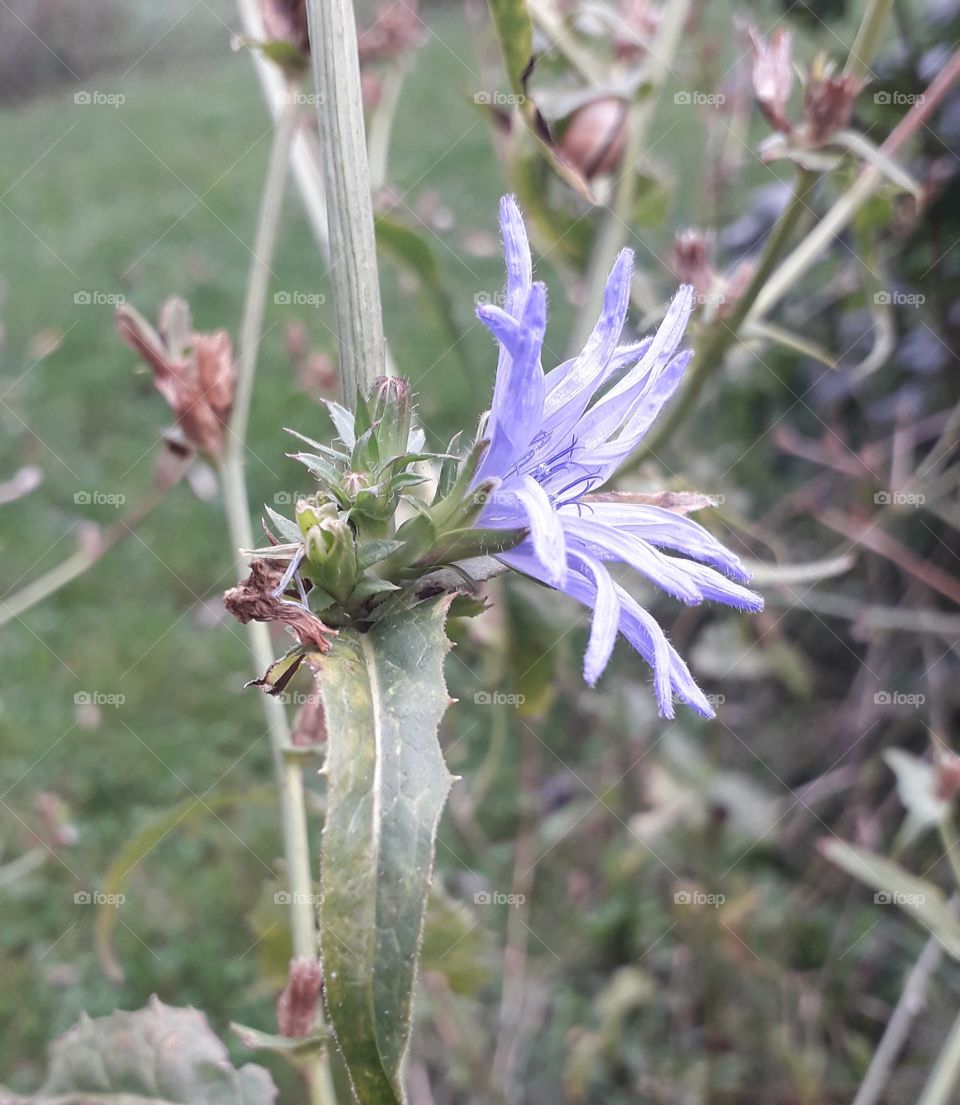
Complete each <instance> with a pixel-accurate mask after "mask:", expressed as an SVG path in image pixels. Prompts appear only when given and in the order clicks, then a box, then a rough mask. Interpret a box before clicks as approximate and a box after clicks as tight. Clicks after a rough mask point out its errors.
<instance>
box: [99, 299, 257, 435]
mask: <svg viewBox="0 0 960 1105" xmlns="http://www.w3.org/2000/svg"><path fill="white" fill-rule="evenodd" d="M161 318H162V330H163V332H162V333H157V331H156V330H154V328H153V327H152V326H151V325H150V323H148V322H147V321H146V319H145V318H143V316H142V315H140V314H139V313H138V312H137V311H135V310H134V309H133V308H132V307H130V306H128V305H127V304H122V305H121V306H120V307H119V308H118V309H117V316H116V323H117V330H118V331H119V333H120V337H121V338H123V340H124V341H125V342H126V343H127V345H129V346H130V348H131V349H133V350H134V351H135V352H137V353H139V355H140V356H141V358H142V359H143V360H144V361H145V362H146V363H147V364H148V365H149V366H150V368H151V369H152V370H153V383H154V386H155V387H156V389H157V391H159V392H160V394H161V395H162V396H163V397H164V399H166V401H167V404H168V405H169V407H170V409H171V410H172V411H173V412H174V414H175V415H176V416H177V424H178V426H179V427H180V430H181V432H182V433H183V437H184V438H185V439H186V443H187V444H188V445H189V446H190V447H191V448H193V449H196V450H198V451H200V452H203V453H209V454H210V455H211V456H214V457H217V456H220V454H221V453H222V451H223V442H224V438H225V436H226V429H227V423H228V421H229V418H230V411H231V410H232V409H233V397H234V392H235V390H236V377H237V373H236V366H235V365H234V363H233V348H232V346H231V343H230V335H229V334H228V333H227V332H226V330H217V331H215V332H214V333H212V334H199V333H196V332H195V331H193V330H191V329H190V313H189V308H188V307H187V305H186V304H185V303H184V302H183V300H180V299H171V300H168V301H167V303H166V304H165V305H164V308H163V311H162V313H161Z"/></svg>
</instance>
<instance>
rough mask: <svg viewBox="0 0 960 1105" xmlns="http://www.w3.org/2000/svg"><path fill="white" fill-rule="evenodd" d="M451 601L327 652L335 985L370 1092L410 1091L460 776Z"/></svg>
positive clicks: (369, 1104)
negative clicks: (441, 863) (450, 688)
mask: <svg viewBox="0 0 960 1105" xmlns="http://www.w3.org/2000/svg"><path fill="white" fill-rule="evenodd" d="M448 605H449V599H440V600H435V601H432V602H424V603H421V604H419V605H418V606H415V607H413V609H412V610H410V609H406V610H403V611H400V612H399V613H397V614H394V615H391V616H388V617H386V618H384V619H383V620H382V621H380V622H377V623H376V625H375V626H374V627H373V628H372V629H371V630H370V632H369V633H365V634H358V633H356V632H353V631H343V632H341V633H340V635H339V636H338V637H337V638H336V639H335V641H334V642H333V645H332V647H331V650H330V652H329V653H328V654H327V655H326V656H323V657H322V658H320V659H319V661H318V663H319V667H320V679H319V681H318V682H319V686H320V688H321V693H322V695H323V705H324V709H325V711H326V719H327V732H328V738H327V760H326V765H325V768H324V772H325V774H326V776H327V815H326V820H325V824H324V829H323V838H322V859H321V885H322V894H321V904H320V931H321V952H322V957H323V965H324V992H325V998H326V1003H327V1009H328V1013H329V1019H330V1023H331V1024H332V1026H333V1029H334V1032H335V1033H336V1037H337V1041H338V1044H339V1047H340V1050H341V1053H342V1055H343V1058H344V1060H345V1062H346V1064H347V1068H348V1070H349V1071H350V1076H351V1078H352V1080H353V1084H354V1087H355V1089H356V1093H357V1097H358V1099H359V1101H360V1102H361V1103H362V1105H397V1103H398V1102H403V1101H404V1100H405V1096H404V1092H403V1085H402V1081H403V1079H402V1070H401V1068H402V1064H403V1058H404V1054H405V1052H406V1049H407V1044H408V1042H409V1037H410V1025H411V1012H412V998H413V985H414V978H415V975H416V970H417V956H418V952H419V948H420V938H421V933H422V930H423V920H424V913H425V910H426V902H427V896H428V892H429V889H430V880H431V875H432V869H433V852H434V837H435V834H436V829H437V822H438V821H439V819H440V813H441V811H442V809H443V805H444V802H445V801H446V797H447V792H448V791H449V789H450V784H451V783H452V781H453V779H452V776H451V775H450V773H449V772H448V771H447V768H446V765H445V764H444V762H443V756H442V755H441V752H440V745H439V742H438V740H437V726H438V725H439V723H440V719H441V717H442V716H443V713H444V710H445V709H446V707H447V703H448V701H449V699H448V697H447V690H446V685H445V683H444V679H443V659H444V656H445V654H446V652H447V651H448V649H449V647H450V646H449V643H448V641H447V638H446V634H445V633H444V622H445V620H446V616H447V607H448Z"/></svg>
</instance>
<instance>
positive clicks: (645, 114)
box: [570, 0, 691, 356]
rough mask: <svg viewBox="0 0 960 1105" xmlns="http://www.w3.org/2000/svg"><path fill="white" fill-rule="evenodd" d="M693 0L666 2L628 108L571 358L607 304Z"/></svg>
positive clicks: (572, 339)
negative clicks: (640, 164) (617, 172)
mask: <svg viewBox="0 0 960 1105" xmlns="http://www.w3.org/2000/svg"><path fill="white" fill-rule="evenodd" d="M690 4H691V0H670V2H669V3H667V4H666V5H665V6H664V9H663V12H662V14H661V17H660V23H659V26H658V28H657V34H656V37H655V38H654V40H653V44H652V45H651V47H650V71H649V73H648V76H647V81H646V83H645V85H644V86H643V89H642V92H640V94H639V95H640V98H639V99H637V100H635V101H634V102H633V103H632V104H631V105H630V110H629V111H628V112H627V122H626V126H627V143H626V148H625V149H624V153H623V172H622V175H621V176H620V178H619V179H618V180H617V183H616V188H615V191H614V195H613V199H612V201H611V203H610V206H609V208H608V209H607V210H606V211H605V212H604V216H603V222H602V224H601V226H600V230H599V231H598V233H597V240H596V242H595V243H594V247H593V252H592V254H591V256H590V266H589V269H588V271H587V277H586V286H587V288H586V297H585V299H584V303H583V307H582V308H581V310H580V313H579V314H578V315H577V322H576V325H575V326H574V328H573V335H572V337H571V340H570V348H571V356H576V354H577V353H578V352H579V351H580V350H581V349H582V348H583V344H584V342H585V341H586V340H587V338H588V336H589V335H590V331H591V330H592V329H593V324H594V323H595V322H596V320H597V316H598V315H599V314H600V309H601V306H602V305H603V289H604V284H605V282H606V279H607V273H609V272H610V270H611V269H612V268H613V263H614V261H615V260H616V259H617V254H618V253H619V252H620V250H621V249H623V247H624V245H625V244H626V242H627V238H628V237H629V234H630V223H631V221H632V219H633V205H634V199H635V196H636V188H637V161H638V160H639V158H640V155H641V153H642V152H643V144H644V140H645V138H646V135H647V128H648V127H649V125H650V122H651V120H652V119H653V116H654V114H655V112H656V110H657V104H658V102H659V93H660V92H661V90H662V89H663V85H664V83H665V82H666V79H667V77H668V76H669V75H670V69H671V66H672V65H673V60H674V58H675V57H676V54H677V50H678V48H679V46H680V41H681V39H682V37H683V26H684V24H685V23H686V21H687V14H688V13H689V11H690Z"/></svg>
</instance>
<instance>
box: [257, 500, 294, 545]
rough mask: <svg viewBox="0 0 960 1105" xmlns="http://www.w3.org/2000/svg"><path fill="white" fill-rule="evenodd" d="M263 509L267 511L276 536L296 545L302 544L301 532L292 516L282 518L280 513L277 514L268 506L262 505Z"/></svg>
mask: <svg viewBox="0 0 960 1105" xmlns="http://www.w3.org/2000/svg"><path fill="white" fill-rule="evenodd" d="M263 509H264V510H265V511H266V512H267V514H268V516H269V518H270V521H271V522H273V525H274V528H275V529H276V531H277V536H278V537H281V538H283V540H284V541H287V542H289V543H290V544H295V545H298V546H299V545H302V544H303V534H302V533H301V532H300V527H299V526H298V525H297V523H296V522H295V521H294V520H293V519H292V518H284V516H283V515H282V514H278V513H277V512H276V511H275V510H271V509H270V507H268V506H264V508H263Z"/></svg>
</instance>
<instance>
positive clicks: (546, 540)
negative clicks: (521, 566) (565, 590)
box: [514, 476, 567, 587]
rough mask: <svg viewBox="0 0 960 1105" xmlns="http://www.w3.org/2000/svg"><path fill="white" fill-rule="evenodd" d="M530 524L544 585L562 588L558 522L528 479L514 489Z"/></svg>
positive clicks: (564, 572)
mask: <svg viewBox="0 0 960 1105" xmlns="http://www.w3.org/2000/svg"><path fill="white" fill-rule="evenodd" d="M514 494H515V495H516V497H517V499H519V501H520V503H521V504H522V506H523V508H524V510H525V511H526V514H527V519H528V521H529V523H530V540H531V541H532V542H533V548H534V552H535V553H536V554H537V557H538V559H539V560H540V562H541V563H542V564H543V567H544V572H545V577H546V581H547V583H549V584H550V585H551V587H562V586H563V584H564V581H565V580H566V578H567V547H566V539H565V537H564V534H563V527H562V526H561V525H560V519H559V517H558V516H557V512H556V511H555V510H554V508H553V503H551V502H550V498H549V496H548V495H547V493H546V491H544V490H543V488H542V487H541V486H540V484H538V483H537V481H536V480H535V479H534V478H533V477H532V476H524V477H523V479H522V480H521V481H520V484H519V486H517V487H516V488H515V489H514Z"/></svg>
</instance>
